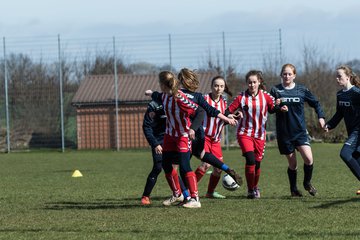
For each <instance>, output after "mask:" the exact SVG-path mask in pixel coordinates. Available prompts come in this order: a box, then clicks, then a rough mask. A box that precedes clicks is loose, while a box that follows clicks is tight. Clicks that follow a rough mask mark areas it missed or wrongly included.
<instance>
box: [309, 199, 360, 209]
mask: <svg viewBox="0 0 360 240" xmlns="http://www.w3.org/2000/svg"><path fill="white" fill-rule="evenodd" d="M352 202H360V198H350V199H345V200H336V201H331V202H327V203H323V204H320V205H318V206H314V207H313V208H320V209H326V208H331V207H337V206H340V205H343V204H346V203H352Z"/></svg>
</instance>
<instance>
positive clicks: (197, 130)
mask: <svg viewBox="0 0 360 240" xmlns="http://www.w3.org/2000/svg"><path fill="white" fill-rule="evenodd" d="M178 79H179V80H180V82H181V85H182V87H183V88H182V89H181V91H182V92H184V93H185V94H186V96H187V97H188V98H189V99H191V100H192V101H193V102H195V103H197V104H198V105H199V106H200V107H202V108H203V109H204V110H205V111H206V113H207V115H208V116H209V117H217V118H220V119H221V120H222V121H224V122H225V123H228V124H230V125H232V126H236V124H237V120H235V119H233V118H228V117H226V116H225V115H224V114H222V113H221V112H220V111H219V110H218V109H216V108H214V107H212V106H210V105H209V104H208V103H207V102H206V101H205V99H204V96H203V95H202V94H201V93H199V92H195V91H196V90H197V88H198V87H199V84H200V82H199V79H198V77H197V75H196V73H195V72H194V71H191V70H190V69H187V68H183V69H181V70H180V72H179V74H178ZM194 123H195V121H193V125H194ZM190 131H191V132H192V134H193V135H194V138H193V139H194V140H193V141H192V154H193V155H194V156H195V157H197V158H198V159H200V160H201V161H203V162H206V163H209V164H211V165H212V166H214V167H216V168H219V169H221V170H223V171H224V172H226V173H227V174H229V175H230V176H231V177H232V178H233V179H234V180H235V181H236V182H237V184H239V185H240V186H241V185H242V178H241V177H240V175H239V174H237V173H236V172H235V170H234V169H232V168H230V167H229V166H228V165H226V164H225V163H223V162H222V161H221V160H219V159H218V158H217V157H216V156H214V154H212V153H210V152H205V149H204V147H205V133H204V129H203V128H202V127H197V126H195V127H194V126H192V127H191V130H190Z"/></svg>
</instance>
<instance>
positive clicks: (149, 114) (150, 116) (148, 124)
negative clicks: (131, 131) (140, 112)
mask: <svg viewBox="0 0 360 240" xmlns="http://www.w3.org/2000/svg"><path fill="white" fill-rule="evenodd" d="M154 116H155V109H153V108H152V107H151V105H150V104H149V106H148V109H147V110H146V112H145V115H144V121H143V125H142V128H143V132H144V135H145V138H146V140H147V141H148V143H149V144H150V146H151V147H152V148H155V147H156V146H158V145H160V143H159V142H158V140H157V139H156V137H155V136H154V131H153V128H152V124H153V122H154Z"/></svg>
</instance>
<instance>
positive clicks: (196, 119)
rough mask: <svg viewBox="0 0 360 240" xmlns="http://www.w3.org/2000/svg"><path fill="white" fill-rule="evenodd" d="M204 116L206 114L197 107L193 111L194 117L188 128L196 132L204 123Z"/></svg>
mask: <svg viewBox="0 0 360 240" xmlns="http://www.w3.org/2000/svg"><path fill="white" fill-rule="evenodd" d="M205 114H206V112H205V110H204V109H203V108H202V107H200V106H199V107H198V108H197V109H196V111H195V117H194V119H193V120H192V123H191V126H190V128H191V129H193V130H194V131H196V130H197V129H198V128H199V127H201V126H202V123H203V121H204V117H205ZM201 116H202V118H201Z"/></svg>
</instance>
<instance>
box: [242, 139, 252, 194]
mask: <svg viewBox="0 0 360 240" xmlns="http://www.w3.org/2000/svg"><path fill="white" fill-rule="evenodd" d="M238 143H239V146H240V149H241V151H242V154H243V156H244V157H245V160H246V162H245V177H246V183H247V188H248V194H247V198H249V199H254V198H255V193H254V181H255V153H254V150H255V146H254V145H255V143H254V139H253V138H252V137H248V136H238Z"/></svg>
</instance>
